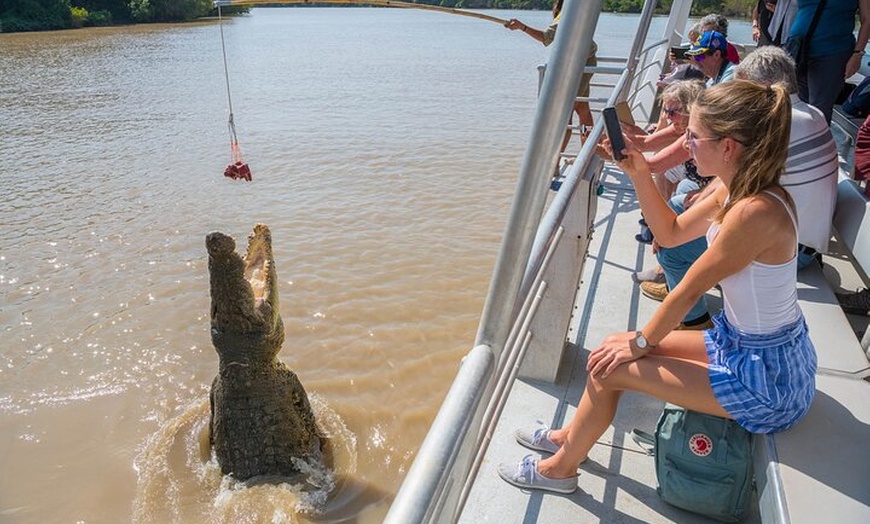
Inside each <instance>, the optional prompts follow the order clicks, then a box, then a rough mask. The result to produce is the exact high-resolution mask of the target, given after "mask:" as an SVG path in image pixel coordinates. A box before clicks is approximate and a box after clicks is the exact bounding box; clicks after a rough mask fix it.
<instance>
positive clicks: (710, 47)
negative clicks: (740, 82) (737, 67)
mask: <svg viewBox="0 0 870 524" xmlns="http://www.w3.org/2000/svg"><path fill="white" fill-rule="evenodd" d="M686 56H688V57H690V58H691V59H692V60H694V61H695V65H696V66H698V69H700V70H701V71H702V72H703V73H704V76H706V77H707V78H708V80H707V87H711V86H714V85H716V84H721V83H722V82H725V81H728V80H731V77H732V76H734V63H732V62H731V61H730V60H728V40H727V39H726V38H725V35H723V34H722V33H720V32H718V31H706V32H704V33H703V34H702V35H701V38H699V39H698V41H697V42H695V43H694V44H692V47H691V48H689V50H688V51H686Z"/></svg>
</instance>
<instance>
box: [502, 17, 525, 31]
mask: <svg viewBox="0 0 870 524" xmlns="http://www.w3.org/2000/svg"><path fill="white" fill-rule="evenodd" d="M504 26H505V27H507V28H508V29H510V30H511V31H516V30H517V29H525V27H526V24H524V23H522V22H520V21H519V20H517V19H516V18H511V19H510V20H508V21H507V22H505V24H504Z"/></svg>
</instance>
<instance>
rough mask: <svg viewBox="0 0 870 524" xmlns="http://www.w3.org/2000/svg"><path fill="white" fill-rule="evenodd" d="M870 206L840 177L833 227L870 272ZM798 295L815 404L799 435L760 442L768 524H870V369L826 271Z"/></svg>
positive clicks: (809, 276)
mask: <svg viewBox="0 0 870 524" xmlns="http://www.w3.org/2000/svg"><path fill="white" fill-rule="evenodd" d="M868 206H870V203H868V202H867V200H866V199H865V198H864V195H863V193H862V191H861V189H860V188H858V187H857V186H856V184H855V182H854V181H852V180H850V179H848V178H847V177H846V176H845V174H844V173H842V172H841V173H840V181H839V183H838V187H837V208H836V211H835V213H834V224H833V225H834V229H835V231H836V235H837V240H838V241H839V242H840V243H841V244H842V245H843V246H844V247H846V248H847V249H849V250H850V251H851V255H852V258H853V260H854V262H855V263H856V265H857V266H859V268H858V270H859V271H865V270H863V269H861V268H870V221H865V216H867V215H868V210H870V208H868ZM865 222H866V223H865ZM828 271H834V272H835V270H834V269H833V268H831V269H829V270H828ZM865 274H866V273H865ZM797 292H798V302H799V303H800V307H801V310H802V311H803V313H804V317H805V318H806V320H807V324H808V325H809V329H810V339H811V340H812V341H813V345H814V346H815V347H816V354H817V355H818V363H819V369H818V372H817V374H816V396H815V399H814V400H813V405H812V406H811V407H810V411H809V413H808V414H807V416H806V418H804V419H803V420H802V421H801V422H800V423H798V424H797V425H796V426H795V427H793V428H791V429H789V430H786V431H783V432H781V433H775V434H772V435H755V461H754V465H755V481H756V487H757V491H758V507H759V512H760V514H761V521H762V522H763V523H765V524H770V523H776V524H786V523H788V524H798V523H808V524H809V523H812V524H815V523H818V522H826V523H827V522H837V523H839V522H843V523H867V522H870V382H867V381H866V380H863V379H864V378H865V377H868V376H870V361H868V357H867V356H866V355H865V353H864V349H863V348H862V347H861V343H859V342H858V339H857V337H856V335H855V333H854V331H853V329H852V326H851V324H850V323H849V320H848V319H847V318H846V314H845V313H844V312H843V310H842V308H841V307H840V305H839V303H838V302H837V297H836V296H835V295H834V291H833V289H831V285H830V283H829V279H828V278H826V275H825V271H824V270H823V269H822V268H821V267H820V266H819V265H817V264H811V265H810V266H809V267H807V268H804V269H802V270H801V271H799V272H798V290H797Z"/></svg>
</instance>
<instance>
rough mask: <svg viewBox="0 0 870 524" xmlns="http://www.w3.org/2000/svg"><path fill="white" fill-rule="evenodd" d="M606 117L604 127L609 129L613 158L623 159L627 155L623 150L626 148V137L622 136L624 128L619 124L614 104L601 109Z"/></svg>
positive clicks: (608, 134)
mask: <svg viewBox="0 0 870 524" xmlns="http://www.w3.org/2000/svg"><path fill="white" fill-rule="evenodd" d="M601 115H602V116H603V117H604V129H605V130H606V131H607V138H608V139H609V140H610V148H611V149H612V150H613V159H614V160H617V161H619V160H622V159H623V158H625V155H623V154H622V150H623V149H625V139H624V138H623V137H622V128H621V127H620V126H619V116H618V115H617V114H616V108H615V107H613V106H609V107H605V108H604V110H602V111H601Z"/></svg>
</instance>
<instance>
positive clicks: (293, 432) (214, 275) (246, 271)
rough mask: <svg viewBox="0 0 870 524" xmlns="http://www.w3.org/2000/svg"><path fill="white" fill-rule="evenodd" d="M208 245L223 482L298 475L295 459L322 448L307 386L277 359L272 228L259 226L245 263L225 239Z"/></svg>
mask: <svg viewBox="0 0 870 524" xmlns="http://www.w3.org/2000/svg"><path fill="white" fill-rule="evenodd" d="M205 245H206V249H207V250H208V271H209V284H210V288H211V340H212V344H213V345H214V347H215V349H216V350H217V354H218V357H219V358H220V364H219V369H218V375H217V376H216V377H215V379H214V382H212V385H211V393H210V403H211V418H210V421H209V442H210V443H211V445H212V447H213V449H214V451H215V455H216V456H217V460H218V463H219V464H220V467H221V472H222V473H223V474H224V475H232V476H233V477H234V478H235V479H237V480H240V481H246V480H249V479H251V478H254V477H261V476H277V477H293V476H296V475H297V474H298V473H299V468H298V467H297V466H296V465H295V464H294V459H302V460H311V459H319V457H320V448H321V443H320V438H319V436H318V431H317V427H316V424H315V419H314V413H313V412H312V410H311V405H310V404H309V401H308V395H307V394H306V393H305V389H304V388H303V387H302V383H301V382H300V381H299V379H298V378H297V377H296V374H295V373H294V372H293V371H291V370H290V369H289V368H288V367H287V366H286V365H285V364H284V363H283V362H281V361H280V360H278V352H279V351H281V345H282V344H283V343H284V323H283V322H282V320H281V316H280V314H279V312H278V278H277V275H276V273H275V261H274V259H273V258H272V235H271V233H270V231H269V228H268V227H267V226H265V225H263V224H257V225H256V226H254V230H253V232H252V233H251V234H250V235H249V236H248V249H247V251H246V253H245V256H244V258H242V257H241V256H239V255H238V254H237V253H236V243H235V241H234V240H233V239H232V237H230V236H228V235H225V234H223V233H220V232H214V233H210V234H209V235H208V236H206V239H205Z"/></svg>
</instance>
